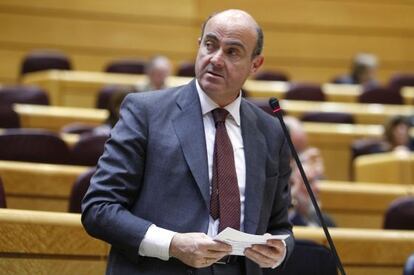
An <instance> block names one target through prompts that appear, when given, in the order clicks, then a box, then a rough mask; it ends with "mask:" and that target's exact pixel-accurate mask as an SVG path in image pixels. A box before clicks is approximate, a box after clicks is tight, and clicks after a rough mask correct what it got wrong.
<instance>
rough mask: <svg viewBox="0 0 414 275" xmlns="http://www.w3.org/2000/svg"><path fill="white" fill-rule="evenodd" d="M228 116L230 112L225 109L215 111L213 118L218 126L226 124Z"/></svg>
mask: <svg viewBox="0 0 414 275" xmlns="http://www.w3.org/2000/svg"><path fill="white" fill-rule="evenodd" d="M228 114H229V112H228V111H227V110H226V109H223V108H217V109H214V110H213V118H214V123H215V125H216V126H217V123H220V122H225V121H226V117H227V115H228Z"/></svg>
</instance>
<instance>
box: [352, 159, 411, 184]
mask: <svg viewBox="0 0 414 275" xmlns="http://www.w3.org/2000/svg"><path fill="white" fill-rule="evenodd" d="M354 171H355V180H357V181H366V182H386V183H400V184H411V185H413V184H414V153H401V152H400V153H397V152H391V153H381V154H372V155H365V156H360V157H357V158H356V160H355V164H354Z"/></svg>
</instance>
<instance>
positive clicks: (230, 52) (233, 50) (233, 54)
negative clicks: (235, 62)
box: [227, 49, 239, 56]
mask: <svg viewBox="0 0 414 275" xmlns="http://www.w3.org/2000/svg"><path fill="white" fill-rule="evenodd" d="M227 53H228V54H229V55H230V56H237V55H238V54H239V52H238V51H237V50H236V49H229V50H228V51H227Z"/></svg>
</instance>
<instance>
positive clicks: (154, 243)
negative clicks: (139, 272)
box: [139, 81, 284, 265]
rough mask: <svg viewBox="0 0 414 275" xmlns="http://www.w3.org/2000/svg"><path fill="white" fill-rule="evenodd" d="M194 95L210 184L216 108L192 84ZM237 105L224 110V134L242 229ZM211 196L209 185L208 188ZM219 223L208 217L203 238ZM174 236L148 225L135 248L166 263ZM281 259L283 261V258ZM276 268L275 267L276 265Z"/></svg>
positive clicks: (243, 179)
mask: <svg viewBox="0 0 414 275" xmlns="http://www.w3.org/2000/svg"><path fill="white" fill-rule="evenodd" d="M196 87H197V93H198V96H199V99H200V104H201V112H202V115H203V124H204V133H205V138H206V148H207V161H208V177H209V182H210V183H211V179H212V175H213V153H214V141H215V136H216V127H215V124H214V118H213V115H212V112H211V111H213V110H214V109H216V108H220V106H218V105H217V103H215V102H214V101H213V100H212V99H211V98H209V97H208V96H207V94H206V93H205V92H204V91H203V90H202V89H201V87H200V85H199V84H198V81H196ZM240 103H241V92H240V94H239V96H238V97H237V98H236V99H235V100H234V101H233V102H232V103H230V104H229V105H227V106H225V107H224V109H226V110H227V111H228V112H229V115H228V116H227V118H226V122H225V125H226V130H227V134H228V135H229V138H230V141H231V143H232V146H233V153H234V161H235V168H236V174H237V183H238V185H239V191H240V207H241V208H240V213H241V215H240V229H241V230H242V231H243V229H244V200H245V194H244V193H245V187H246V163H245V158H244V146H243V138H242V133H241V126H240ZM210 193H211V184H210ZM218 225H219V219H217V220H214V219H213V218H212V217H211V216H209V226H208V232H207V235H208V236H210V237H214V236H216V235H217V233H218ZM175 233H176V232H173V231H170V230H166V229H163V228H160V227H157V226H156V225H154V224H153V225H151V226H150V227H149V229H148V231H147V233H146V234H145V237H144V239H143V240H142V242H141V245H140V247H139V254H140V255H141V256H148V257H156V258H159V259H162V260H168V259H169V247H170V243H171V240H172V238H173V237H174V234H175ZM283 258H284V257H283ZM278 265H279V264H278Z"/></svg>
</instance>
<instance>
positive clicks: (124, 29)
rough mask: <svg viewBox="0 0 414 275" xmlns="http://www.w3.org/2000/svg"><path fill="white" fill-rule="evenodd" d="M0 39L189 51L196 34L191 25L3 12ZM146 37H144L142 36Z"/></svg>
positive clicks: (97, 48) (115, 48) (95, 47)
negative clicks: (92, 19)
mask: <svg viewBox="0 0 414 275" xmlns="http://www.w3.org/2000/svg"><path fill="white" fill-rule="evenodd" d="M0 22H2V25H3V29H4V31H2V32H1V33H0V41H8V42H13V43H23V44H28V45H33V46H36V47H45V46H46V45H47V46H46V47H56V48H60V47H62V46H63V47H72V48H80V49H84V50H86V49H89V50H94V51H108V50H109V51H112V52H114V51H117V52H122V51H124V53H125V54H126V53H130V54H131V53H133V52H134V51H137V50H140V51H147V52H153V53H154V52H161V51H165V49H166V47H165V44H168V52H181V53H188V52H192V51H194V50H195V46H196V41H197V40H196V39H197V34H196V32H195V29H194V28H193V27H192V26H176V25H154V24H146V23H136V22H134V23H129V22H119V21H115V22H111V21H91V20H87V19H78V20H72V19H71V18H50V17H41V16H33V15H19V14H6V13H0ZM143 38H145V39H143Z"/></svg>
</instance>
